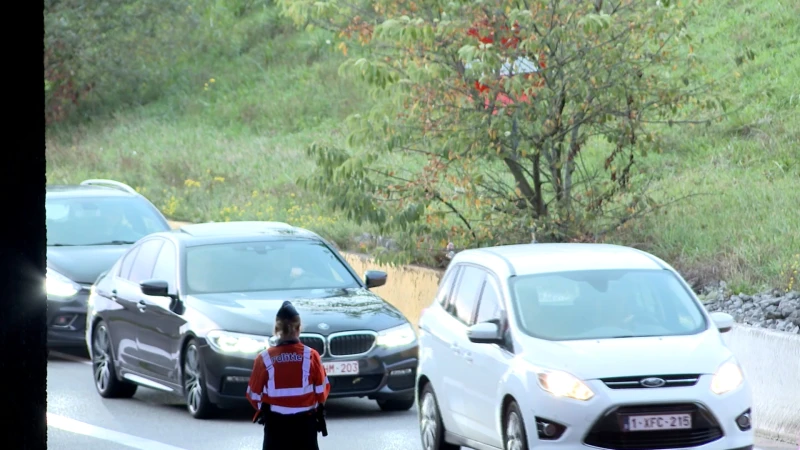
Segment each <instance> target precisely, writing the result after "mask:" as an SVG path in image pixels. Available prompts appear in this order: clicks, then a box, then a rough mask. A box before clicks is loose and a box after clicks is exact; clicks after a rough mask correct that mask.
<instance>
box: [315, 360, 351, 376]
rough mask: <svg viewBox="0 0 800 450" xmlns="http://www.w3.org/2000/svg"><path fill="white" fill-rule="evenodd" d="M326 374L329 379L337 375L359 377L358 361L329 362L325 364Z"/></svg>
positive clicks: (323, 364)
mask: <svg viewBox="0 0 800 450" xmlns="http://www.w3.org/2000/svg"><path fill="white" fill-rule="evenodd" d="M322 366H323V367H325V373H327V374H328V376H329V377H335V376H337V375H358V361H328V362H323V363H322Z"/></svg>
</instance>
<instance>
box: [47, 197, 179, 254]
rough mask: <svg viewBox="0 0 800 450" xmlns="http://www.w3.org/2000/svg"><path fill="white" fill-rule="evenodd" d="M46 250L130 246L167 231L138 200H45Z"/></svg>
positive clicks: (154, 212)
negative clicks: (74, 247)
mask: <svg viewBox="0 0 800 450" xmlns="http://www.w3.org/2000/svg"><path fill="white" fill-rule="evenodd" d="M45 214H46V216H45V217H46V224H47V245H48V246H81V245H122V244H132V243H134V242H136V241H138V240H139V239H140V238H142V237H144V236H147V235H148V234H151V233H157V232H160V231H166V230H169V225H168V224H167V223H166V222H165V221H164V218H163V216H161V214H160V213H159V212H158V211H157V210H156V209H155V208H154V207H153V206H152V205H150V204H149V203H148V202H146V201H144V200H142V199H141V198H138V197H74V198H48V199H47V200H46V201H45Z"/></svg>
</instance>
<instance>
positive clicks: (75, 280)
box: [45, 180, 170, 348]
mask: <svg viewBox="0 0 800 450" xmlns="http://www.w3.org/2000/svg"><path fill="white" fill-rule="evenodd" d="M45 220H46V225H47V276H46V279H45V289H46V290H47V346H48V348H85V346H86V341H85V340H84V335H85V330H84V324H85V323H86V301H87V299H88V297H89V290H90V288H91V286H92V284H93V283H94V282H95V281H96V280H97V277H99V276H100V274H101V273H103V272H104V271H106V270H108V269H109V268H110V267H111V266H112V265H114V262H116V261H117V260H118V259H119V257H120V255H122V254H123V253H125V251H126V250H128V248H130V246H131V245H133V243H135V242H136V241H137V240H139V239H140V238H141V237H143V236H146V235H148V234H150V233H156V232H161V231H168V230H169V229H170V226H169V223H168V222H167V219H166V218H164V216H163V215H162V214H161V212H159V210H158V209H157V208H156V207H155V206H154V205H153V204H152V203H150V201H149V200H148V199H146V198H145V197H143V196H142V195H141V194H139V193H137V192H136V190H134V189H133V188H131V187H130V186H128V185H126V184H123V183H120V182H117V181H113V180H86V181H84V182H82V183H81V184H80V185H50V186H47V194H46V198H45Z"/></svg>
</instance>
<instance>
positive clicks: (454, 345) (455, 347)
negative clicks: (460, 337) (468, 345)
mask: <svg viewBox="0 0 800 450" xmlns="http://www.w3.org/2000/svg"><path fill="white" fill-rule="evenodd" d="M450 350H452V351H453V353H455V354H456V355H458V354H460V353H461V349H460V348H458V344H450Z"/></svg>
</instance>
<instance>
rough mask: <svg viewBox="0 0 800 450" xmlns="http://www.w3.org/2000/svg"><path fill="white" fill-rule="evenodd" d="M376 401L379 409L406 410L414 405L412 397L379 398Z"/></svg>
mask: <svg viewBox="0 0 800 450" xmlns="http://www.w3.org/2000/svg"><path fill="white" fill-rule="evenodd" d="M377 403H378V407H379V408H381V411H408V410H409V409H411V408H412V407H414V397H413V396H411V397H408V398H402V397H401V398H388V399H381V400H377Z"/></svg>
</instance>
